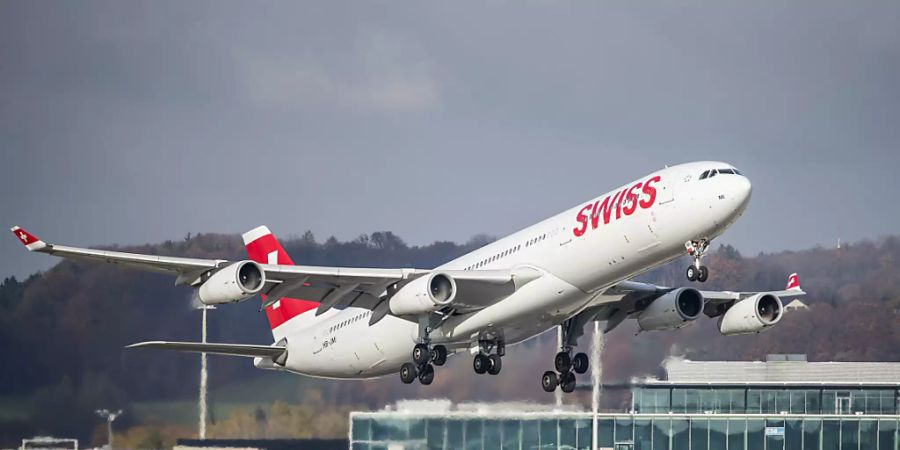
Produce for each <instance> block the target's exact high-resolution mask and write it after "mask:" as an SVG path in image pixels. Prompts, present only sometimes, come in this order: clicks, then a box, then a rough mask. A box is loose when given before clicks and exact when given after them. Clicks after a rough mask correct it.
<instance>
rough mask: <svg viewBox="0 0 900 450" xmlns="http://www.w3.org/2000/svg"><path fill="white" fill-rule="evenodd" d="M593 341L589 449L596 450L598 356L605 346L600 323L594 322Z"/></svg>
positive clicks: (598, 408)
mask: <svg viewBox="0 0 900 450" xmlns="http://www.w3.org/2000/svg"><path fill="white" fill-rule="evenodd" d="M593 337H594V339H592V340H591V411H592V412H593V425H592V429H593V430H594V432H593V433H592V438H591V439H592V441H591V448H592V449H594V450H597V413H598V412H600V378H601V375H602V374H603V366H602V360H601V359H600V354H601V353H602V352H603V346H604V345H605V342H604V336H603V333H601V332H600V322H598V321H596V320H595V321H594V336H593Z"/></svg>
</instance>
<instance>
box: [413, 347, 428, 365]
mask: <svg viewBox="0 0 900 450" xmlns="http://www.w3.org/2000/svg"><path fill="white" fill-rule="evenodd" d="M412 357H413V362H414V363H416V364H418V365H420V366H421V365H422V364H426V363H428V358H431V352H430V351H428V346H427V345H425V344H416V346H415V347H413V354H412Z"/></svg>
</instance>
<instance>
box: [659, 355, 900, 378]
mask: <svg viewBox="0 0 900 450" xmlns="http://www.w3.org/2000/svg"><path fill="white" fill-rule="evenodd" d="M799 356H801V357H799V358H798V357H796V355H772V356H770V357H769V358H767V361H690V360H687V359H683V358H671V357H670V358H668V359H667V360H666V361H664V362H663V367H664V368H665V370H666V375H667V377H666V380H647V381H646V382H647V384H656V383H659V384H803V385H810V384H815V385H819V384H830V385H863V384H873V385H898V386H900V363H898V362H808V361H806V358H805V357H802V355H799Z"/></svg>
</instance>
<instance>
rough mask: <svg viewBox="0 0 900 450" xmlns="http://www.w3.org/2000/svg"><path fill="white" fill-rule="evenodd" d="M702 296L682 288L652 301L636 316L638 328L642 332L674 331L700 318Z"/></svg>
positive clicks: (698, 292) (691, 289) (696, 291)
mask: <svg viewBox="0 0 900 450" xmlns="http://www.w3.org/2000/svg"><path fill="white" fill-rule="evenodd" d="M701 312H703V294H701V293H700V291H698V290H696V289H693V288H688V287H683V288H678V289H675V290H674V291H670V292H669V293H667V294H666V295H663V296H662V297H659V298H657V299H656V300H653V302H652V303H650V305H649V306H647V308H646V309H644V310H643V311H641V314H640V315H639V316H638V326H640V327H641V329H642V330H644V331H654V330H674V329H676V328H681V327H683V326H685V325H687V324H688V323H690V322H691V321H692V320H694V319H696V318H697V317H700V313H701Z"/></svg>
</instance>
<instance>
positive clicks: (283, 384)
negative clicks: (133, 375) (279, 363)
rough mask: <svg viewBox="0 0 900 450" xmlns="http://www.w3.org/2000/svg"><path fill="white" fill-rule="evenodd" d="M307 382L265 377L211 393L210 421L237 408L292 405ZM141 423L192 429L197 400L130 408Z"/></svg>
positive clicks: (281, 376) (291, 377)
mask: <svg viewBox="0 0 900 450" xmlns="http://www.w3.org/2000/svg"><path fill="white" fill-rule="evenodd" d="M308 382H309V380H304V379H301V378H300V377H297V376H295V375H290V374H285V373H265V374H260V375H259V376H257V377H255V378H253V379H252V380H247V381H242V382H237V383H232V384H229V385H226V386H223V387H221V388H218V389H215V390H211V391H210V393H209V405H210V410H211V411H210V413H211V416H210V417H211V419H213V420H217V421H218V420H224V419H225V418H227V417H228V416H229V415H230V414H231V412H232V411H234V410H235V409H240V408H255V407H257V406H261V407H264V406H267V405H271V404H272V403H274V402H275V401H276V400H285V401H288V402H295V401H297V399H298V398H299V393H300V388H301V386H302V385H305V384H306V383H308ZM132 407H133V410H134V414H135V415H136V416H137V418H138V420H140V421H142V422H143V421H148V420H153V421H157V422H162V423H169V424H174V425H184V426H195V425H196V423H197V417H198V411H197V398H196V397H195V398H192V399H176V400H159V401H147V402H138V403H134V404H133V405H132Z"/></svg>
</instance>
